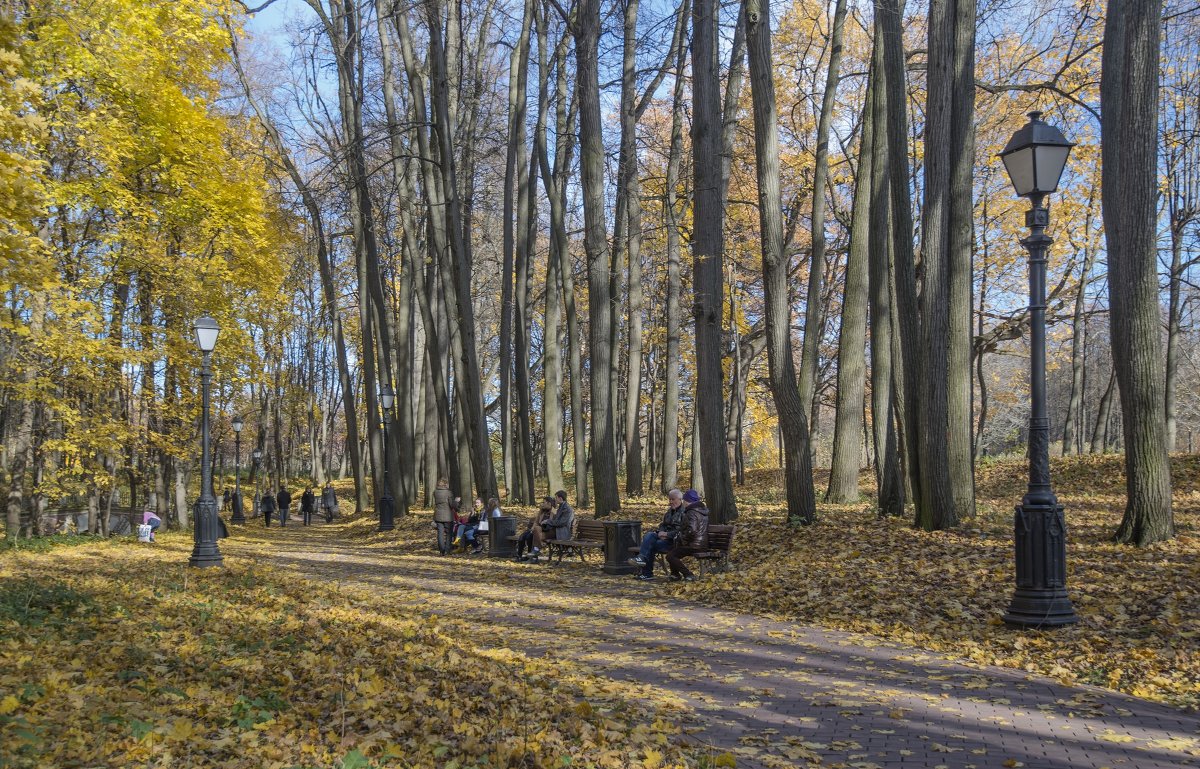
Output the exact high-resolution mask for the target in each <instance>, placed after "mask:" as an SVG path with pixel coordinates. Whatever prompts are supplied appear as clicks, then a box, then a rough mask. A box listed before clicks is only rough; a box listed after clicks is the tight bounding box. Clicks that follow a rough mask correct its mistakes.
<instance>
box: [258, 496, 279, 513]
mask: <svg viewBox="0 0 1200 769" xmlns="http://www.w3.org/2000/svg"><path fill="white" fill-rule="evenodd" d="M259 505H261V506H262V510H263V512H266V513H273V512H275V497H273V496H271V495H270V494H263V495H262V501H261V502H259Z"/></svg>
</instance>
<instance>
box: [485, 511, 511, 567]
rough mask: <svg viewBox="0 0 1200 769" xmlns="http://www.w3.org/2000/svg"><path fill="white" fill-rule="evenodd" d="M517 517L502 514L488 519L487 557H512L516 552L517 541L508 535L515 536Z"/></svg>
mask: <svg viewBox="0 0 1200 769" xmlns="http://www.w3.org/2000/svg"><path fill="white" fill-rule="evenodd" d="M516 533H517V518H516V516H512V515H502V516H500V517H499V518H489V519H488V557H489V558H512V557H513V556H514V555H516V554H517V543H516V541H515V540H511V539H509V537H512V536H516Z"/></svg>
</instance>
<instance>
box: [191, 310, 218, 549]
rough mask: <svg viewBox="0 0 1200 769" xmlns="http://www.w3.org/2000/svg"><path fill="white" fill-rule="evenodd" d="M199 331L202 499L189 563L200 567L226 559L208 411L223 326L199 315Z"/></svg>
mask: <svg viewBox="0 0 1200 769" xmlns="http://www.w3.org/2000/svg"><path fill="white" fill-rule="evenodd" d="M192 328H193V330H194V331H195V332H196V346H197V347H199V348H200V352H201V353H203V356H204V357H203V362H202V363H201V366H200V393H201V395H200V398H201V414H200V444H201V451H200V499H198V500H196V506H195V508H194V510H193V514H192V539H193V541H194V542H195V545H194V547H193V548H192V557H191V558H190V559H188V566H195V567H199V568H203V567H208V566H221V565H223V564H224V561H225V559H224V558H222V557H221V551H220V550H219V549H218V548H217V498H216V497H215V496H214V495H213V485H212V480H213V479H212V462H211V460H210V446H209V431H208V412H209V401H208V391H209V387H210V385H211V384H212V352H213V349H214V348H215V347H216V346H217V335H218V334H220V333H221V329H220V328H219V327H218V326H217V322H216V321H215V320H213V319H212V318H210V317H208V316H207V315H206V316H204V317H202V318H197V319H196V322H195V323H193V324H192Z"/></svg>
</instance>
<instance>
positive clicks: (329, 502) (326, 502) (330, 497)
mask: <svg viewBox="0 0 1200 769" xmlns="http://www.w3.org/2000/svg"><path fill="white" fill-rule="evenodd" d="M321 506H322V507H324V508H325V523H333V516H335V515H337V511H338V501H337V494H334V493H333V481H326V482H325V488H324V489H322V490H321Z"/></svg>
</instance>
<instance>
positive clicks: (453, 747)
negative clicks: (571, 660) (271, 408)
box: [0, 528, 683, 769]
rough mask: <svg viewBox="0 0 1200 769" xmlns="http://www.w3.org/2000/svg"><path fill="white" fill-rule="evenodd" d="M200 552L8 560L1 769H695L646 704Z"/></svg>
mask: <svg viewBox="0 0 1200 769" xmlns="http://www.w3.org/2000/svg"><path fill="white" fill-rule="evenodd" d="M259 530H260V531H261V528H260V529H259ZM188 539H190V538H188V537H186V536H185V535H182V534H169V535H166V536H165V537H160V543H161V544H160V545H159V546H158V547H154V546H149V545H138V544H137V543H133V542H130V540H129V539H124V540H121V541H113V542H109V543H90V544H83V545H80V546H73V547H61V548H56V549H54V550H53V551H52V552H21V551H17V552H8V553H5V554H4V555H3V557H2V559H0V766H12V767H98V766H104V767H130V766H146V767H173V766H186V767H196V766H212V767H247V768H249V767H254V768H258V767H338V768H339V769H355V768H356V767H367V766H374V765H377V764H378V765H386V766H396V767H433V766H438V767H450V768H451V769H455V768H457V767H531V768H532V767H543V766H545V767H559V766H568V765H569V766H582V767H589V766H592V767H624V766H630V765H645V766H668V765H682V764H683V758H682V755H683V754H682V752H681V750H680V749H679V748H678V747H676V746H675V745H674V744H673V742H672V741H671V740H670V739H669V738H670V737H671V736H672V735H675V734H677V733H678V731H679V725H678V722H679V718H680V713H679V712H678V708H677V707H675V706H672V705H670V704H665V703H664V704H660V705H650V704H648V702H649V699H648V698H647V697H646V696H645V692H644V691H643V690H642V688H640V687H638V686H635V685H631V684H622V683H617V682H612V681H608V680H606V679H601V678H598V677H595V676H591V675H586V674H583V673H581V672H580V671H579V670H578V669H577V668H576V667H574V666H572V665H570V664H568V663H562V664H559V665H556V666H554V667H548V666H546V665H543V664H539V663H538V661H537V660H532V659H528V658H526V657H525V656H524V655H522V654H520V653H516V652H513V651H511V650H509V649H505V648H502V647H501V646H500V645H499V644H495V643H494V641H495V639H494V638H493V639H491V640H492V641H493V643H487V639H485V638H484V637H483V634H481V633H477V632H475V631H474V630H473V629H472V628H471V627H470V626H469V625H468V624H467V623H465V622H462V621H459V620H456V619H454V618H446V617H439V616H438V615H437V614H431V613H429V612H428V611H426V612H416V611H397V610H395V607H394V606H393V604H392V601H391V600H389V596H388V595H386V594H384V595H378V594H377V595H371V594H369V593H364V592H362V591H360V590H355V589H353V588H349V587H343V586H341V585H338V584H336V583H334V584H321V583H320V582H319V581H310V580H302V579H295V578H294V577H290V576H288V575H287V574H286V573H284V572H282V571H280V570H276V569H267V568H260V567H255V566H252V565H247V562H248V561H249V559H246V558H231V559H229V565H228V567H227V568H225V569H223V570H203V571H197V570H191V569H187V568H186V567H185V566H184V565H183V564H184V563H186V556H187V553H188V551H189V549H190V542H188ZM41 550H45V548H41Z"/></svg>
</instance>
